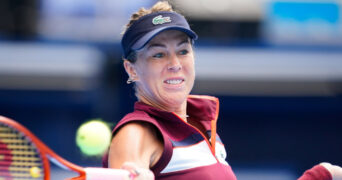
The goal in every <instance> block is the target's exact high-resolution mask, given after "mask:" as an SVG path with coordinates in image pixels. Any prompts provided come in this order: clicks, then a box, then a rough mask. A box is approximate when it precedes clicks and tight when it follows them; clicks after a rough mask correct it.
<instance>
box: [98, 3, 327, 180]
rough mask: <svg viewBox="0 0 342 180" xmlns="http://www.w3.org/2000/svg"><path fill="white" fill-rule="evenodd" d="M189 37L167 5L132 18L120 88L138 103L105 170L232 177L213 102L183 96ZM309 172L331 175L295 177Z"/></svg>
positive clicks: (191, 70)
mask: <svg viewBox="0 0 342 180" xmlns="http://www.w3.org/2000/svg"><path fill="white" fill-rule="evenodd" d="M196 39H197V35H196V33H195V32H194V31H192V30H191V29H190V27H189V24H188V22H187V21H186V19H185V18H184V17H183V16H182V15H181V14H179V13H176V12H174V11H173V9H172V7H171V6H170V5H169V4H168V3H167V2H157V3H156V4H155V5H154V6H153V7H152V8H151V9H144V8H141V9H140V10H139V11H138V12H136V13H134V14H132V16H131V19H130V21H129V22H128V24H127V25H126V29H125V31H124V33H123V37H122V40H121V45H122V48H123V52H124V55H123V65H124V68H125V70H126V72H127V74H128V77H129V78H128V80H127V83H128V84H130V83H133V84H134V89H135V94H136V96H137V99H138V101H137V102H136V103H135V106H134V111H133V112H132V113H129V114H127V115H126V116H125V117H124V118H123V119H121V121H120V122H119V123H118V124H117V126H116V127H115V128H114V131H113V139H112V142H111V146H110V149H109V153H108V154H107V156H105V157H104V167H109V168H123V169H127V170H129V171H131V172H133V173H134V174H136V175H137V176H136V178H135V179H153V178H155V179H163V180H174V179H177V180H183V179H184V180H188V179H196V180H211V179H212V180H217V179H225V180H236V177H235V174H234V172H233V171H232V169H231V167H230V165H229V164H228V162H227V161H226V156H227V155H226V154H227V153H226V150H225V147H224V145H223V143H222V141H221V140H220V138H219V136H218V135H217V133H216V122H217V118H218V112H219V102H218V99H217V98H215V97H211V96H198V95H190V92H191V90H192V88H193V85H194V81H195V67H194V63H195V59H194V50H193V43H194V41H195V40H196ZM312 172H315V173H316V172H319V173H321V174H322V175H323V176H324V175H326V176H327V177H328V178H330V179H319V180H331V178H332V176H331V172H329V171H328V170H327V168H325V166H323V165H318V166H315V167H314V168H313V169H311V170H308V171H307V172H306V173H304V175H303V177H301V178H302V179H301V180H309V179H310V178H311V176H310V175H311V174H312ZM310 180H311V179H310ZM313 180H314V179H313ZM317 180H318V179H317Z"/></svg>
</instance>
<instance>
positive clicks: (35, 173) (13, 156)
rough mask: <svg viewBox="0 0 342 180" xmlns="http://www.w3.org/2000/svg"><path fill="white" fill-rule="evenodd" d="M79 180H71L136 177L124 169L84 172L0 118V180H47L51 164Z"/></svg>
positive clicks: (22, 127) (89, 170) (126, 178)
mask: <svg viewBox="0 0 342 180" xmlns="http://www.w3.org/2000/svg"><path fill="white" fill-rule="evenodd" d="M50 161H51V162H53V163H54V164H55V165H57V166H59V167H61V168H63V169H66V170H70V171H74V172H77V173H78V174H79V176H78V177H74V178H70V180H71V179H72V180H109V179H111V180H113V179H114V180H115V179H118V180H124V179H125V180H129V179H134V177H135V175H134V174H131V173H130V172H129V171H126V170H123V169H107V168H91V167H87V168H83V167H81V166H78V165H75V164H73V163H71V162H69V161H67V160H65V159H63V158H62V157H60V156H59V155H57V154H56V153H55V152H53V151H52V150H51V149H50V148H49V147H47V146H46V145H45V144H44V143H43V142H42V141H41V140H39V139H38V138H37V137H36V136H35V135H34V134H33V133H31V132H30V131H29V130H28V129H27V128H25V127H24V126H22V125H21V124H19V123H18V122H16V121H14V120H11V119H9V118H6V117H3V116H0V180H17V179H18V180H50V163H49V162H50Z"/></svg>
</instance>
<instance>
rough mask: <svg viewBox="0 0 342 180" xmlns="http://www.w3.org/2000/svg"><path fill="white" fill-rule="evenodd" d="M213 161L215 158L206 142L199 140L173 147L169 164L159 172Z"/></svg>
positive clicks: (187, 167) (210, 163)
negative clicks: (189, 144)
mask: <svg viewBox="0 0 342 180" xmlns="http://www.w3.org/2000/svg"><path fill="white" fill-rule="evenodd" d="M215 163H217V160H216V159H215V157H214V156H213V154H212V153H211V151H210V149H209V147H208V144H207V143H206V142H205V141H201V142H200V143H197V144H194V145H191V146H185V147H177V148H174V149H173V154H172V157H171V160H170V162H169V164H168V165H167V166H166V167H165V168H164V170H163V171H162V172H161V173H169V172H175V171H181V170H186V169H191V168H196V167H201V166H207V165H212V164H215Z"/></svg>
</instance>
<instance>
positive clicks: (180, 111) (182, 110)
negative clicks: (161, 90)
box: [137, 94, 188, 121]
mask: <svg viewBox="0 0 342 180" xmlns="http://www.w3.org/2000/svg"><path fill="white" fill-rule="evenodd" d="M137 97H138V100H139V101H141V102H143V103H145V104H148V105H150V106H153V107H155V108H158V109H160V110H163V111H168V112H173V113H175V114H176V115H177V116H179V117H180V118H182V119H183V120H184V121H187V117H188V115H187V114H186V107H187V106H186V105H187V102H186V100H185V101H184V102H183V103H182V104H180V105H179V106H174V107H171V106H166V105H163V104H161V103H158V102H156V101H153V100H151V99H149V98H147V97H146V96H144V95H142V94H139V95H137Z"/></svg>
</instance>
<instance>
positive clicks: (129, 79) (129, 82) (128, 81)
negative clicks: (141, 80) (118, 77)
mask: <svg viewBox="0 0 342 180" xmlns="http://www.w3.org/2000/svg"><path fill="white" fill-rule="evenodd" d="M132 82H134V80H133V79H132V78H131V77H129V78H128V79H127V81H126V83H127V84H131V83H132Z"/></svg>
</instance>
